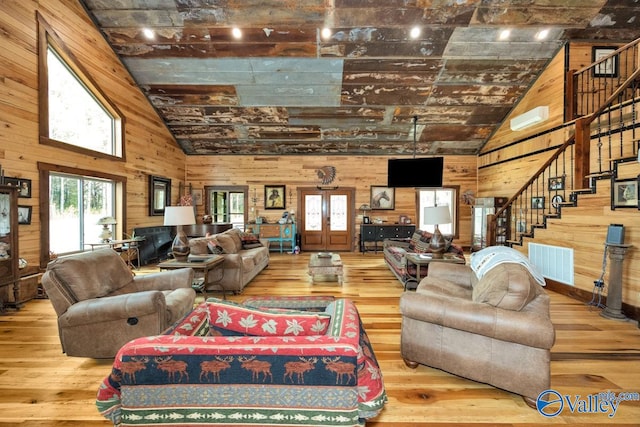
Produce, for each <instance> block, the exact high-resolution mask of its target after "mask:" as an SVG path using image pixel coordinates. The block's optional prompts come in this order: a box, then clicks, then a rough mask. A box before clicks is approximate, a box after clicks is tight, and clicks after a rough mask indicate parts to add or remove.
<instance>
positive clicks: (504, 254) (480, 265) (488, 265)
mask: <svg viewBox="0 0 640 427" xmlns="http://www.w3.org/2000/svg"><path fill="white" fill-rule="evenodd" d="M505 262H513V263H517V264H522V265H523V266H525V267H526V268H527V270H529V273H531V276H533V278H534V279H536V282H538V283H539V284H540V285H542V286H545V285H546V282H545V281H544V277H543V276H542V274H540V272H539V271H538V270H537V269H536V267H535V266H534V265H533V264H531V261H529V258H527V257H526V256H524V255H522V254H521V253H520V252H518V251H517V250H515V249H513V248H510V247H508V246H489V247H488V248H484V249H481V250H479V251H478V252H473V253H472V254H471V263H470V264H471V269H472V270H473V272H474V273H475V274H476V277H477V278H478V279H481V278H482V276H484V275H485V274H486V273H487V272H488V271H489V270H491V269H492V268H493V267H495V266H496V265H499V264H502V263H505Z"/></svg>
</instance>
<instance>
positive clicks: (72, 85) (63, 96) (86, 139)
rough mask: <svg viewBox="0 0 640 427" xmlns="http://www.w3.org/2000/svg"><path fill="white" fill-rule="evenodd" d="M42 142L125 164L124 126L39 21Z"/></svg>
mask: <svg viewBox="0 0 640 427" xmlns="http://www.w3.org/2000/svg"><path fill="white" fill-rule="evenodd" d="M38 18H39V20H38V22H39V28H40V32H39V38H40V39H39V43H40V51H41V52H45V53H46V54H41V55H40V56H39V61H40V70H42V71H43V72H42V73H40V76H39V85H40V93H41V94H42V95H44V97H43V99H42V102H40V105H39V111H40V142H41V143H43V144H47V145H53V146H56V147H59V148H67V149H72V150H74V151H77V152H86V154H89V155H93V156H95V155H97V156H99V157H111V158H117V159H118V160H123V159H124V154H123V153H124V150H123V137H122V135H123V134H124V131H123V129H122V128H123V120H122V115H121V114H120V113H119V111H118V109H117V108H116V107H115V105H113V104H112V103H111V102H109V100H108V99H107V97H106V96H105V95H104V94H103V93H102V91H101V90H100V89H99V87H98V86H97V84H95V83H94V81H93V80H92V78H91V77H90V75H89V74H88V73H87V72H85V71H84V68H83V67H82V65H81V64H79V63H78V62H77V61H75V60H74V56H73V55H72V54H70V53H69V52H68V51H67V49H66V47H65V46H64V44H63V43H62V42H61V41H60V40H59V39H58V38H57V37H56V36H55V33H54V32H53V31H51V30H50V29H49V25H48V24H47V23H46V21H44V19H42V17H41V16H38Z"/></svg>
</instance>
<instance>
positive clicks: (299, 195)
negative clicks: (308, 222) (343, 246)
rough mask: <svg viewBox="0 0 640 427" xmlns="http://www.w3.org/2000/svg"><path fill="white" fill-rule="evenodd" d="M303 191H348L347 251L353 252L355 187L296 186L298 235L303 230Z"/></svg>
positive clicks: (354, 244)
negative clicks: (349, 232) (348, 229)
mask: <svg viewBox="0 0 640 427" xmlns="http://www.w3.org/2000/svg"><path fill="white" fill-rule="evenodd" d="M305 191H315V192H318V191H322V192H325V191H341V192H344V193H350V196H351V206H349V210H350V211H351V218H350V219H349V222H350V224H349V228H350V229H351V235H350V236H349V240H350V243H349V251H350V252H353V251H354V250H355V249H354V248H355V246H356V242H355V236H356V212H357V211H356V188H355V187H331V188H322V187H298V188H297V191H296V192H297V205H296V206H298V207H299V208H300V211H299V212H298V214H297V215H296V222H299V223H298V224H296V229H297V230H298V233H299V234H300V235H302V233H303V232H304V230H303V229H302V227H301V224H302V215H303V213H302V206H303V201H302V196H303V193H304V192H305Z"/></svg>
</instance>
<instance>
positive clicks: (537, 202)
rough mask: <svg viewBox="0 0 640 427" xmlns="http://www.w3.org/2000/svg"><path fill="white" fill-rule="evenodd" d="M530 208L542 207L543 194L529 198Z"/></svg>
mask: <svg viewBox="0 0 640 427" xmlns="http://www.w3.org/2000/svg"><path fill="white" fill-rule="evenodd" d="M531 209H544V196H543V197H532V198H531Z"/></svg>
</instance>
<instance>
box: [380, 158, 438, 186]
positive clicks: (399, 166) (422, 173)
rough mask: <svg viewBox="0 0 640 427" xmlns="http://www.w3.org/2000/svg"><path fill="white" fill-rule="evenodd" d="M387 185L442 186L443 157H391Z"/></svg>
mask: <svg viewBox="0 0 640 427" xmlns="http://www.w3.org/2000/svg"><path fill="white" fill-rule="evenodd" d="M388 163H389V164H388V168H387V186H389V187H442V171H443V166H444V161H443V158H442V157H423V158H418V159H389V161H388Z"/></svg>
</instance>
